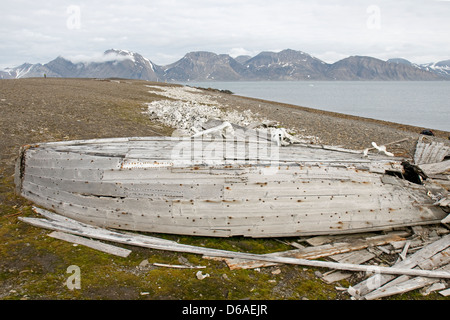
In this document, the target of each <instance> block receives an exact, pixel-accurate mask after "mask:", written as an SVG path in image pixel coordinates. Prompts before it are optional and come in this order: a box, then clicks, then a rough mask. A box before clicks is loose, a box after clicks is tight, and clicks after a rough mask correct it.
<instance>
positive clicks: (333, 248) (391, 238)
mask: <svg viewBox="0 0 450 320" xmlns="http://www.w3.org/2000/svg"><path fill="white" fill-rule="evenodd" d="M403 240H405V239H404V238H402V237H400V236H398V235H397V234H395V233H393V234H388V235H381V236H374V237H371V238H367V239H357V240H354V241H353V242H351V243H346V242H344V243H334V244H325V245H321V246H316V247H306V248H303V249H298V250H288V251H283V252H276V253H270V254H267V255H266V256H272V257H290V258H297V259H308V260H313V259H319V258H323V257H328V256H333V255H336V254H340V253H346V252H352V251H357V250H361V249H365V248H367V247H370V246H377V245H383V244H387V243H390V242H395V241H403ZM224 260H225V262H226V263H227V265H228V267H229V268H230V269H231V270H237V269H254V268H261V267H269V266H273V265H276V263H272V262H267V261H248V260H242V259H224Z"/></svg>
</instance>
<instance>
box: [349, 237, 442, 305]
mask: <svg viewBox="0 0 450 320" xmlns="http://www.w3.org/2000/svg"><path fill="white" fill-rule="evenodd" d="M449 246H450V235H446V236H444V237H442V238H441V239H440V240H438V241H435V242H433V243H431V244H429V245H427V246H426V247H424V248H422V249H420V250H419V251H417V252H415V253H414V254H412V255H410V256H409V257H407V258H406V259H405V260H402V261H400V262H397V263H396V264H394V266H393V268H406V269H412V268H414V267H416V266H417V265H418V264H419V263H422V262H424V261H425V260H427V259H429V258H431V257H432V256H434V255H435V254H437V253H439V252H441V251H443V250H445V249H446V248H447V247H449ZM394 278H395V276H393V275H380V274H378V275H375V276H372V277H369V278H368V279H366V280H364V281H362V282H360V283H358V284H357V285H355V286H353V287H351V288H350V289H349V291H348V293H349V294H351V295H352V296H354V297H362V296H365V295H367V294H368V293H370V292H372V291H374V290H376V289H378V288H379V287H381V286H383V285H384V284H386V283H388V282H389V281H391V280H393V279H394Z"/></svg>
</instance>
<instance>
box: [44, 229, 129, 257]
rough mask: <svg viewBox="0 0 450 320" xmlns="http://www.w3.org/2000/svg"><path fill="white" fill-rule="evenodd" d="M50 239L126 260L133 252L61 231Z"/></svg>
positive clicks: (50, 235)
mask: <svg viewBox="0 0 450 320" xmlns="http://www.w3.org/2000/svg"><path fill="white" fill-rule="evenodd" d="M48 236H49V237H52V238H55V239H58V240H64V241H67V242H71V243H74V244H79V245H83V246H85V247H89V248H91V249H95V250H99V251H102V252H105V253H109V254H113V255H115V256H119V257H123V258H126V257H128V256H129V255H130V253H131V252H132V251H131V250H128V249H124V248H120V247H117V246H113V245H110V244H107V243H103V242H100V241H95V240H91V239H86V238H83V237H79V236H76V235H73V234H69V233H66V232H60V231H54V232H52V233H50V234H48Z"/></svg>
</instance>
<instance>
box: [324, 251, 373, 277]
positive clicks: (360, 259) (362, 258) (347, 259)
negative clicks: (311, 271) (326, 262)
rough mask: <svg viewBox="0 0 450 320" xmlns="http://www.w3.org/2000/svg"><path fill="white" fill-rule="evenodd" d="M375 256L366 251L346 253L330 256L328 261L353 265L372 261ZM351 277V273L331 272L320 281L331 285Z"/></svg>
mask: <svg viewBox="0 0 450 320" xmlns="http://www.w3.org/2000/svg"><path fill="white" fill-rule="evenodd" d="M374 257H375V255H374V254H373V253H371V252H369V251H368V250H367V249H364V250H358V251H352V252H347V253H340V254H335V255H333V256H330V259H332V260H334V261H336V262H340V263H354V264H362V263H364V262H367V261H369V260H371V259H373V258H374ZM351 276H352V273H350V272H345V271H338V270H333V271H330V272H327V273H325V274H324V275H323V277H322V280H323V281H325V282H326V283H333V282H336V281H341V280H344V279H347V278H349V277H351Z"/></svg>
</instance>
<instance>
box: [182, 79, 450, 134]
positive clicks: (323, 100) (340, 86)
mask: <svg viewBox="0 0 450 320" xmlns="http://www.w3.org/2000/svg"><path fill="white" fill-rule="evenodd" d="M183 84H185V85H189V86H194V87H203V88H215V89H221V90H231V91H232V92H233V93H235V94H237V95H242V96H247V97H252V98H260V99H264V100H271V101H277V102H283V103H289V104H294V105H299V106H304V107H309V108H314V109H320V110H325V111H333V112H339V113H344V114H351V115H355V116H360V117H365V118H372V119H378V120H386V121H392V122H396V123H402V124H409V125H414V126H419V127H426V128H429V129H438V130H445V131H450V81H262V82H261V81H257V82H250V81H248V82H247V81H240V82H188V83H183Z"/></svg>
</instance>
